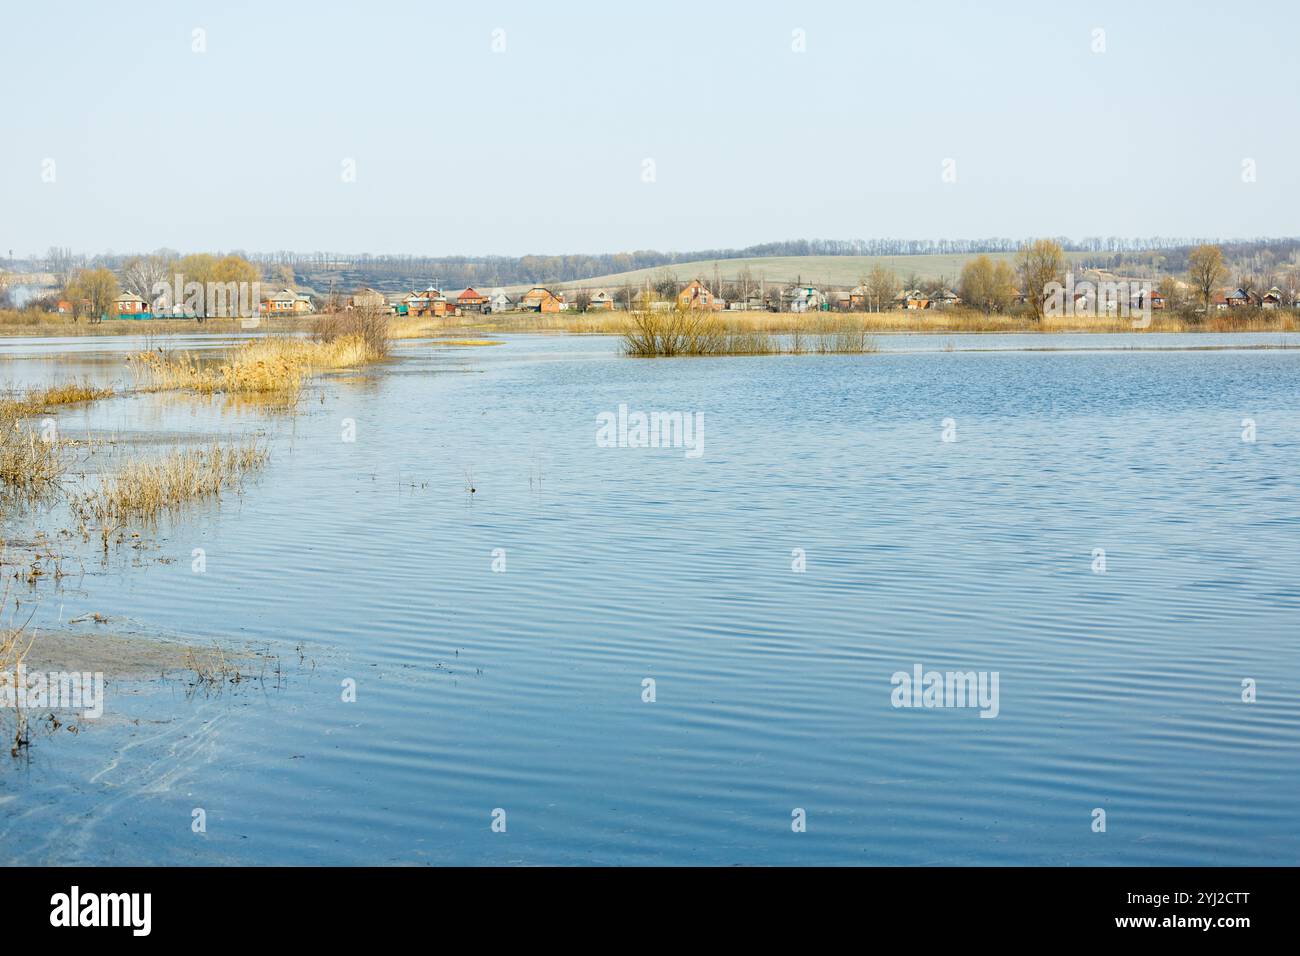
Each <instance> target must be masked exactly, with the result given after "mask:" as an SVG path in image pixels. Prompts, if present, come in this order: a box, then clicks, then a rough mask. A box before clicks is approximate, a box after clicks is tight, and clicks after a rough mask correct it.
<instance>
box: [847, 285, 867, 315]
mask: <svg viewBox="0 0 1300 956" xmlns="http://www.w3.org/2000/svg"><path fill="white" fill-rule="evenodd" d="M870 301H871V290H870V289H868V288H867V287H866V286H864V285H858V286H854V287H853V288H852V289H850V290H849V309H851V310H852V311H854V312H865V311H867V305H868V303H870Z"/></svg>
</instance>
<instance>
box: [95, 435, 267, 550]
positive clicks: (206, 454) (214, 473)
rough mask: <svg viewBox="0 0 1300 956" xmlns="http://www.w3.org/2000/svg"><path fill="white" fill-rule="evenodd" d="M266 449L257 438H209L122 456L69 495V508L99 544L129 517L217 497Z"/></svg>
mask: <svg viewBox="0 0 1300 956" xmlns="http://www.w3.org/2000/svg"><path fill="white" fill-rule="evenodd" d="M267 456H268V452H267V450H266V449H265V448H263V447H261V446H260V445H258V444H257V443H256V442H252V441H249V442H244V443H243V444H239V445H222V444H221V443H219V442H218V443H214V444H212V445H211V446H209V447H207V448H178V449H173V450H172V451H170V452H168V453H167V454H166V455H164V456H163V457H162V458H158V459H152V460H143V461H140V460H134V461H128V462H126V463H125V464H124V465H123V466H122V467H121V468H120V469H119V470H118V471H117V473H116V474H115V475H113V476H112V477H110V478H103V479H101V481H100V485H99V487H98V488H95V489H93V490H91V491H89V492H86V493H85V494H83V495H80V496H78V497H74V498H73V500H72V501H71V502H70V505H71V508H72V511H73V514H74V515H75V516H76V518H77V519H78V521H79V522H80V524H81V533H82V536H83V537H85V538H89V536H90V530H91V529H92V528H94V529H97V530H98V532H99V536H100V540H101V543H102V544H103V546H104V549H105V550H107V549H108V544H109V541H110V539H111V538H112V537H113V535H114V534H116V533H117V532H118V531H119V530H120V529H121V528H123V527H124V526H125V524H126V523H127V522H128V521H131V520H133V519H136V520H143V521H154V520H156V519H157V518H158V517H159V516H160V515H162V514H163V513H164V512H167V511H172V510H175V509H177V508H179V507H181V506H182V505H185V504H187V503H189V502H192V501H200V500H203V499H205V498H217V497H220V496H221V494H222V492H223V491H225V490H227V489H230V488H238V487H239V482H240V480H241V479H242V478H243V477H244V475H246V474H248V473H249V472H251V471H255V470H257V469H259V468H261V467H262V466H263V465H264V464H265V463H266V459H267Z"/></svg>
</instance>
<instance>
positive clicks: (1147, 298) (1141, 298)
mask: <svg viewBox="0 0 1300 956" xmlns="http://www.w3.org/2000/svg"><path fill="white" fill-rule="evenodd" d="M1148 303H1149V304H1150V306H1151V311H1152V312H1159V311H1161V310H1162V309H1163V308H1164V307H1165V297H1164V296H1163V295H1161V294H1160V293H1159V292H1157V291H1156V290H1155V289H1150V290H1146V289H1138V290H1137V291H1135V292H1134V293H1133V296H1132V298H1131V299H1130V301H1129V306H1130V307H1131V308H1134V309H1137V310H1139V311H1145V310H1146V308H1147V305H1148Z"/></svg>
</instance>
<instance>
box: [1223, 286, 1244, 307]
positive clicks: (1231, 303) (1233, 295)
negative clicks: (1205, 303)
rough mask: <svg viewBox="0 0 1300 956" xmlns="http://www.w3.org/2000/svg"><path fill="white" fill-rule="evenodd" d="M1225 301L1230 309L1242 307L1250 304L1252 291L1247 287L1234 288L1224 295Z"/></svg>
mask: <svg viewBox="0 0 1300 956" xmlns="http://www.w3.org/2000/svg"><path fill="white" fill-rule="evenodd" d="M1223 301H1224V302H1226V303H1227V307H1228V308H1229V309H1240V308H1244V307H1245V306H1248V305H1250V293H1249V292H1247V291H1246V290H1245V289H1233V290H1232V291H1231V292H1228V293H1226V294H1225V295H1224V297H1223Z"/></svg>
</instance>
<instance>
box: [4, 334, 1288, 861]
mask: <svg viewBox="0 0 1300 956" xmlns="http://www.w3.org/2000/svg"><path fill="white" fill-rule="evenodd" d="M493 337H494V338H498V337H500V338H504V339H505V340H506V341H505V344H504V345H501V346H497V347H494V348H490V349H488V348H478V349H475V348H446V347H434V346H432V345H431V344H430V343H429V342H427V341H420V340H416V341H410V342H399V343H397V344H396V345H395V348H394V354H395V359H394V360H393V361H392V362H390V363H388V364H386V365H384V366H380V367H375V368H367V369H363V370H358V371H355V372H350V373H347V374H335V375H326V376H322V377H320V378H317V379H314V380H313V382H312V384H311V385H310V387H309V388H308V390H307V392H306V393H305V394H304V395H303V397H302V400H301V401H300V402H299V404H298V406H297V408H296V409H295V410H293V411H292V412H289V411H285V410H283V409H272V408H259V407H257V406H252V405H248V404H240V405H235V404H232V403H229V402H227V401H225V400H223V399H222V398H220V397H216V398H211V399H194V398H184V397H178V396H174V395H165V394H155V395H142V394H129V393H127V394H121V395H119V396H117V397H114V398H111V399H108V400H105V401H102V402H98V403H95V404H94V405H90V406H86V407H74V408H69V409H64V410H61V411H60V412H59V414H58V415H57V416H56V417H57V420H58V423H59V428H60V431H61V432H62V433H63V434H64V435H69V434H72V435H85V436H91V437H98V438H100V439H103V440H112V441H114V442H120V443H133V442H134V443H148V442H161V441H167V442H170V441H186V440H200V439H201V440H210V439H211V438H213V437H224V436H241V435H254V434H255V435H259V436H261V437H262V439H263V440H265V441H266V442H267V444H268V445H269V447H270V450H271V459H270V461H269V463H268V465H267V467H266V468H265V470H264V471H263V472H262V473H261V474H260V475H259V476H257V477H254V478H252V479H250V480H249V481H248V482H247V483H246V486H245V489H244V492H243V493H242V494H238V495H233V494H232V495H227V496H226V497H224V498H223V499H222V500H221V501H220V502H218V503H204V504H199V505H196V506H194V507H191V508H188V509H187V510H186V511H185V512H184V513H183V514H181V515H179V516H176V517H175V518H172V519H168V520H165V521H164V522H162V523H161V524H160V525H159V526H158V527H156V528H153V529H147V530H142V531H141V539H139V541H138V542H132V543H128V544H126V545H123V546H117V547H114V548H113V549H111V551H110V553H109V554H108V556H107V557H105V556H104V555H103V554H102V553H101V552H100V550H99V548H98V545H97V543H92V544H83V543H82V542H80V540H79V539H77V540H70V541H68V542H66V543H65V545H64V546H65V547H66V548H67V549H68V551H69V554H68V556H67V557H65V559H64V560H65V565H66V567H65V570H66V568H72V567H75V568H76V573H75V574H67V575H66V576H65V577H63V578H62V579H61V580H60V581H58V582H55V581H53V580H49V579H42V580H41V581H40V582H38V583H37V584H36V585H35V587H34V588H28V587H27V586H26V585H23V586H21V587H20V588H19V589H18V590H17V591H15V592H14V593H13V594H12V595H11V597H12V596H16V597H18V598H19V599H20V600H21V601H22V602H23V616H24V617H25V615H26V614H27V613H30V612H31V611H32V609H33V608H35V617H34V618H33V624H34V625H36V626H38V627H41V628H52V629H59V628H63V627H66V626H67V622H69V621H70V620H73V619H75V618H78V617H79V616H84V615H86V614H90V613H98V614H100V615H102V616H103V617H104V618H106V621H105V623H103V624H102V625H99V626H102V627H103V628H105V629H108V630H112V631H115V632H129V633H139V634H141V635H142V636H143V635H147V634H150V633H156V634H158V635H163V636H166V637H167V638H169V639H174V640H180V641H184V642H187V643H194V642H212V641H217V642H221V643H222V644H223V645H225V646H232V647H233V646H246V645H249V644H252V645H256V646H258V647H266V648H270V649H272V651H271V653H272V654H274V655H276V656H278V662H279V663H278V666H276V667H274V668H270V667H269V666H266V665H259V670H258V672H257V674H256V675H255V676H256V679H250V680H248V681H246V682H243V683H241V684H239V685H237V686H233V687H226V688H223V689H221V690H220V691H219V692H212V691H210V690H209V691H206V692H205V691H202V690H200V691H197V692H196V691H195V689H194V688H192V687H189V686H188V685H187V684H186V682H185V680H184V679H183V676H182V675H177V674H174V675H171V676H170V677H168V678H167V679H163V680H143V679H137V678H131V679H123V680H117V681H113V682H111V683H110V686H109V689H108V692H107V699H106V702H105V711H106V713H105V717H104V718H102V719H101V720H99V721H97V722H94V723H93V725H91V726H87V727H85V728H84V729H83V730H82V732H80V733H78V734H75V735H73V734H67V733H57V734H50V735H44V736H41V735H37V737H36V739H35V740H34V742H33V745H32V747H31V748H30V752H29V753H27V754H25V755H24V756H22V757H21V758H20V759H17V760H11V758H10V757H9V756H8V748H7V747H6V748H5V750H4V751H3V753H4V756H3V758H0V759H2V760H3V765H0V862H4V863H7V864H20V863H24V864H25V863H89V864H99V863H104V864H109V863H116V864H202V863H222V864H224V863H244V864H276V863H288V864H366V863H374V864H386V863H404V864H546V863H553V864H577V863H596V864H612V863H630V864H677V863H697V864H760V865H761V864H798V863H808V864H890V865H934V864H1074V865H1114V864H1171V865H1200V864H1226V865H1231V864H1238V863H1240V864H1266V863H1275V864H1295V863H1297V862H1300V826H1297V824H1300V811H1298V810H1297V803H1296V794H1297V792H1300V760H1297V757H1298V756H1300V674H1298V673H1297V663H1296V662H1297V654H1296V651H1297V627H1296V625H1297V620H1300V618H1298V616H1297V615H1298V612H1300V582H1298V581H1297V570H1296V569H1297V568H1298V567H1300V388H1298V387H1297V386H1298V384H1300V351H1295V350H1292V349H1291V348H1289V346H1294V345H1298V344H1300V342H1298V341H1295V340H1294V339H1295V337H1288V336H1284V335H1210V334H1196V335H1156V334H1134V335H1060V336H1057V335H977V336H957V335H925V336H894V335H887V336H878V337H877V339H876V341H877V344H878V345H879V347H880V348H881V352H879V353H877V354H869V355H825V356H814V355H805V356H786V355H782V356H766V357H753V358H740V357H727V358H717V359H712V358H692V359H672V360H667V359H651V360H634V359H628V358H624V357H621V356H620V355H619V354H618V342H617V340H616V339H613V338H608V337H576V336H521V335H510V336H495V335H494V336H493ZM194 338H195V339H196V341H195V342H194V343H193V344H191V343H188V342H187V343H185V344H183V345H179V346H178V345H177V344H176V343H175V342H174V341H172V340H168V341H167V342H166V343H165V344H166V346H167V347H169V348H177V347H184V348H193V347H201V346H212V345H213V344H214V343H212V342H210V341H208V340H206V339H204V338H203V337H201V336H200V337H194ZM142 341H143V340H140V339H134V338H126V337H122V338H117V337H104V338H96V339H94V340H91V341H84V340H78V341H76V342H66V341H53V340H45V341H42V340H22V341H15V342H10V341H0V381H5V382H8V383H12V384H15V385H34V384H39V383H41V382H49V381H64V380H67V379H69V378H78V379H81V378H86V379H89V380H92V381H95V382H98V383H104V384H109V383H117V384H119V385H124V384H128V385H129V382H130V377H129V374H128V372H127V371H126V368H125V364H124V362H123V358H124V356H125V354H126V352H127V351H128V350H130V349H133V348H139V347H141V345H142ZM225 341H226V344H228V342H229V340H228V339H227V340H225ZM215 347H219V344H218V345H216V346H215ZM1206 347H1211V348H1212V350H1205V348H1206ZM1262 347H1266V348H1262ZM1044 349H1047V350H1049V351H1042V350H1044ZM1052 349H1059V350H1061V351H1050V350H1052ZM621 404H625V405H627V406H628V407H629V408H630V409H632V410H634V411H635V410H641V411H645V412H650V411H681V412H685V413H696V412H699V413H702V414H703V422H704V433H703V454H702V455H701V456H700V457H698V458H692V457H687V456H686V455H685V454H684V451H683V449H681V448H628V447H615V448H602V447H598V445H597V443H596V432H597V416H598V415H600V414H601V413H605V412H616V411H617V410H618V408H619V406H620V405H621ZM1246 419H1250V420H1251V421H1253V422H1254V427H1255V441H1253V442H1248V441H1243V437H1242V436H1243V428H1244V427H1245V426H1244V424H1243V423H1244V421H1245V420H1246ZM348 421H350V422H352V423H354V424H355V441H347V440H345V436H346V434H347V427H348V426H347V422H348ZM946 421H949V422H950V424H949V425H947V426H945V422H946ZM945 428H947V430H948V434H949V435H950V436H951V437H955V439H956V440H955V441H951V442H949V441H944V440H943V437H944V433H945ZM470 488H473V491H470ZM59 520H60V519H59V517H58V515H57V513H49V514H46V513H44V512H42V511H39V510H38V511H37V513H36V514H35V515H24V514H19V513H11V514H7V516H6V521H7V525H8V526H7V527H6V528H5V535H6V538H7V539H10V540H16V539H23V538H30V537H31V536H32V535H33V534H34V533H35V531H37V530H45V531H46V532H47V533H49V534H51V535H53V534H54V533H56V532H57V530H58V525H57V522H58V521H59ZM196 548H201V549H203V553H204V556H205V560H206V570H205V571H203V572H202V573H195V571H194V570H193V561H192V555H193V553H194V549H196ZM796 549H799V550H800V551H801V552H802V553H803V555H804V556H805V559H806V569H805V570H804V571H803V572H802V573H795V572H794V571H793V570H792V562H794V561H795V560H796V558H797V555H796V553H795V552H796ZM1096 549H1104V551H1105V573H1095V571H1094V567H1095V566H1096V559H1095V556H1094V553H1095V551H1096ZM502 559H503V560H504V562H505V570H504V571H503V572H502V571H494V570H493V566H494V562H497V563H498V567H499V566H500V564H499V562H500V560H502ZM11 570H12V569H11V568H8V567H7V568H6V571H11ZM78 626H79V627H82V628H84V627H86V626H87V625H86V624H80V625H78ZM66 663H67V665H68V666H69V667H72V666H75V665H76V663H77V662H76V661H75V660H69V661H67V662H66ZM918 664H920V665H922V666H923V667H924V668H925V669H927V670H929V669H934V670H939V671H949V670H953V671H977V672H979V671H989V672H992V671H996V672H998V673H999V675H1000V683H999V686H1000V701H999V713H998V716H997V717H996V719H982V718H980V716H979V711H978V710H976V709H969V708H968V709H961V708H951V709H948V708H936V709H927V708H895V707H894V706H892V705H891V692H892V690H893V687H892V686H891V676H892V675H893V674H894V673H895V672H898V671H906V672H911V671H912V669H913V668H914V666H916V665H918ZM647 678H650V679H653V681H654V682H655V683H654V689H655V700H654V701H653V702H645V701H644V700H643V681H645V680H646V679H647ZM1247 679H1249V680H1251V681H1254V682H1255V685H1256V687H1257V689H1258V699H1257V700H1256V701H1255V702H1254V703H1244V702H1243V701H1242V681H1243V680H1247ZM349 680H350V681H355V686H356V700H355V702H344V701H343V700H342V699H341V697H342V685H343V682H344V681H349ZM6 719H7V715H4V714H0V724H3V722H4V721H5V720H6ZM196 808H201V809H202V810H203V811H204V813H205V815H206V832H204V833H195V832H193V831H192V829H191V823H192V820H193V811H194V810H195V809H196ZM498 808H500V809H503V810H504V811H505V817H506V820H507V826H506V832H504V833H498V832H493V829H492V826H491V825H492V822H493V812H494V810H497V809H498ZM795 808H802V809H803V810H805V811H806V814H807V832H804V833H795V832H792V829H791V819H792V817H791V814H792V811H793V810H794V809H795ZM1095 808H1102V809H1104V810H1105V811H1106V818H1107V828H1106V832H1105V833H1096V832H1093V830H1092V823H1093V811H1094V809H1095Z"/></svg>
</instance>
